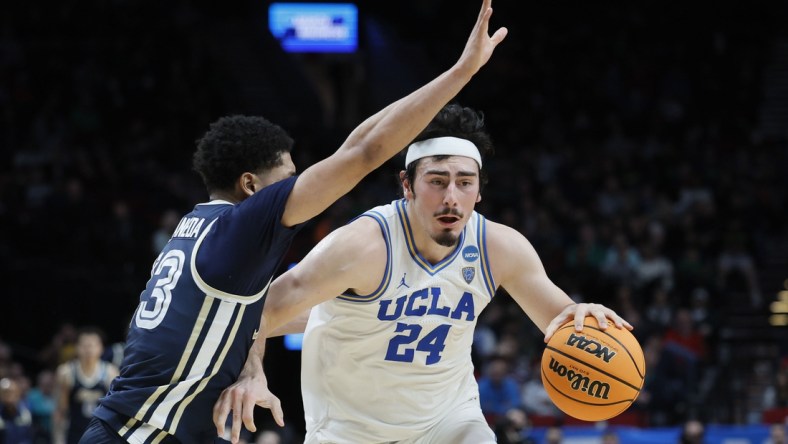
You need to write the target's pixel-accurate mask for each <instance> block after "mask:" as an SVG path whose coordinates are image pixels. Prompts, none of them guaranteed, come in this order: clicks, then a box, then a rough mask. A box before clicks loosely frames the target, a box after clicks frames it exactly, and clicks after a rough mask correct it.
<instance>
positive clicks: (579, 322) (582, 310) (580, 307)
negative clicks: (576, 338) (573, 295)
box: [574, 304, 588, 331]
mask: <svg viewBox="0 0 788 444" xmlns="http://www.w3.org/2000/svg"><path fill="white" fill-rule="evenodd" d="M575 307H576V308H575V316H574V320H575V322H574V323H575V331H581V330H583V324H584V323H585V319H586V316H588V307H587V306H586V304H577V305H576V306H575Z"/></svg>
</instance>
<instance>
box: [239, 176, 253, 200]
mask: <svg viewBox="0 0 788 444" xmlns="http://www.w3.org/2000/svg"><path fill="white" fill-rule="evenodd" d="M255 179H256V178H255V177H254V174H252V173H243V174H241V177H240V178H238V185H239V187H240V188H241V192H242V193H243V194H244V195H245V196H246V197H249V196H251V195H252V194H254V192H255V191H257V188H258V187H257V185H256V184H255Z"/></svg>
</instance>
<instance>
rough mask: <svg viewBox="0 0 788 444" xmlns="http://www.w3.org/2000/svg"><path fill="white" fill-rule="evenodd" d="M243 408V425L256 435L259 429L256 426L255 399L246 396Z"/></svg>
mask: <svg viewBox="0 0 788 444" xmlns="http://www.w3.org/2000/svg"><path fill="white" fill-rule="evenodd" d="M243 406H244V410H243V423H244V425H245V426H246V429H247V430H249V431H250V432H253V433H254V432H256V431H257V427H256V426H255V425H254V399H252V397H251V396H245V397H244V399H243Z"/></svg>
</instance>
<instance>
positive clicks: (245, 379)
mask: <svg viewBox="0 0 788 444" xmlns="http://www.w3.org/2000/svg"><path fill="white" fill-rule="evenodd" d="M255 405H259V406H260V407H264V408H267V409H270V410H271V414H272V415H273V417H274V421H276V423H277V424H278V425H279V427H284V425H285V422H284V414H283V413H282V404H281V402H280V401H279V398H277V397H276V396H274V394H273V393H271V391H270V390H268V381H267V380H266V378H265V374H264V373H263V372H262V370H261V371H260V372H258V373H256V374H254V375H244V374H243V373H242V374H241V376H239V377H238V381H236V382H235V384H233V385H231V386H230V387H227V388H226V389H224V391H223V392H222V394H221V396H219V399H218V400H217V401H216V404H214V406H213V423H214V425H215V426H216V433H217V434H218V436H224V426H225V423H226V421H227V416H228V415H229V414H230V413H232V415H233V422H232V430H231V432H230V433H231V434H230V441H231V442H233V443H234V444H235V443H237V442H238V440H239V439H240V435H241V423H243V425H245V426H246V429H247V430H249V431H250V432H256V431H257V427H256V426H255V425H254V406H255Z"/></svg>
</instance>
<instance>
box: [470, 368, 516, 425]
mask: <svg viewBox="0 0 788 444" xmlns="http://www.w3.org/2000/svg"><path fill="white" fill-rule="evenodd" d="M478 382H479V400H480V401H481V406H482V413H484V416H485V417H486V418H487V421H488V422H489V423H490V424H495V422H496V421H497V420H498V419H499V418H501V417H503V416H505V415H506V412H507V411H509V410H510V409H513V408H516V407H519V406H520V386H519V385H518V384H517V381H516V380H515V379H514V378H513V377H512V375H511V373H510V363H509V361H508V360H507V359H506V358H503V357H501V356H496V357H493V358H491V359H490V361H489V362H488V363H487V365H486V368H485V371H484V373H483V375H482V377H481V378H479V381H478Z"/></svg>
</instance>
